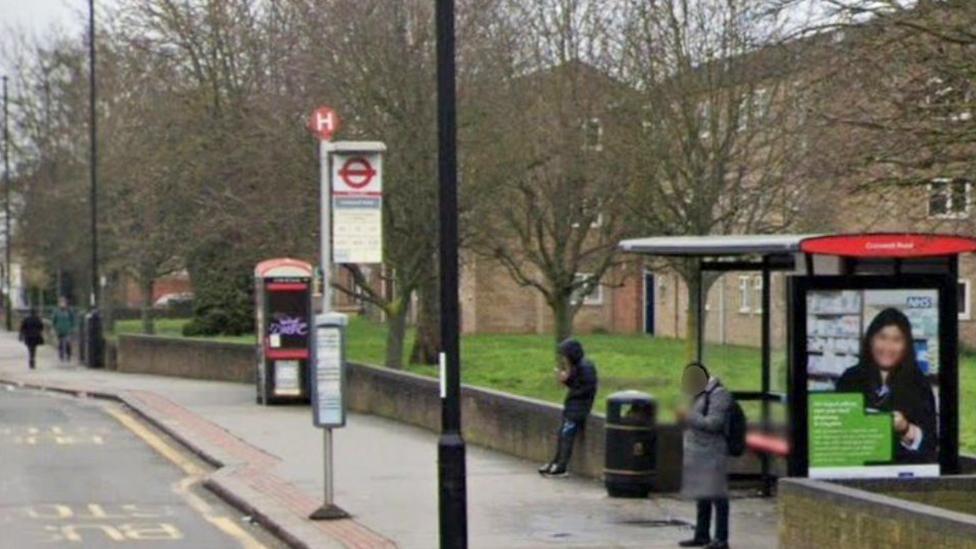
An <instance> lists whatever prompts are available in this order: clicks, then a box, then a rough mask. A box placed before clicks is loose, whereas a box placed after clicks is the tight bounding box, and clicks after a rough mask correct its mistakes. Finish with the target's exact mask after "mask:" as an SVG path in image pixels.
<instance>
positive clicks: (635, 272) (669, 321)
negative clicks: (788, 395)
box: [462, 34, 976, 348]
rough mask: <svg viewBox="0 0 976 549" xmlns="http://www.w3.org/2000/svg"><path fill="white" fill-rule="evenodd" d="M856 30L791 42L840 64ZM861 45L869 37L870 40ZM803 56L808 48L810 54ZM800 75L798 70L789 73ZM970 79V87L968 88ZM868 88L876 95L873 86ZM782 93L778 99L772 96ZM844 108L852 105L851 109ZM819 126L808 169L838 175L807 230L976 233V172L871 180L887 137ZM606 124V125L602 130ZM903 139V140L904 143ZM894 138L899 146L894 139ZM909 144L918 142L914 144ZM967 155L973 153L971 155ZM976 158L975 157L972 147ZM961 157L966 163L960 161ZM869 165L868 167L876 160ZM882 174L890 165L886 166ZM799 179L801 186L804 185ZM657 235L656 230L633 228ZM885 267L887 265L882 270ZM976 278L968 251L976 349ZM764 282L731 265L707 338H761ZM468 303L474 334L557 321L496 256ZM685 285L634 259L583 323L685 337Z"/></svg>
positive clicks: (582, 316)
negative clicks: (858, 164)
mask: <svg viewBox="0 0 976 549" xmlns="http://www.w3.org/2000/svg"><path fill="white" fill-rule="evenodd" d="M849 40H850V37H848V36H844V35H843V34H838V35H834V36H829V37H818V38H816V39H815V40H810V41H808V42H800V43H798V44H794V45H792V46H791V48H790V49H791V50H792V51H793V52H796V51H798V50H799V49H802V48H803V47H806V46H810V47H816V46H820V45H823V44H824V43H826V44H828V45H829V46H832V47H828V48H824V49H822V50H821V51H820V52H818V53H816V54H813V55H811V57H810V59H812V60H813V61H812V62H811V63H810V64H809V65H810V66H811V67H814V68H812V69H810V70H814V71H817V70H824V69H820V68H816V67H829V66H830V65H831V64H836V55H837V52H844V51H845V48H856V47H858V45H857V44H854V43H852V44H851V45H850V46H848V45H847V41H849ZM862 45H863V44H862ZM803 55H805V53H803ZM900 70H902V71H904V72H905V76H904V78H906V79H908V78H915V79H917V78H920V76H919V75H920V74H921V75H924V74H925V71H924V70H919V69H918V68H905V67H900ZM789 77H790V78H792V76H789ZM866 80H868V81H869V78H868V77H867V76H866V75H865V74H858V73H851V74H847V75H842V76H841V77H837V78H835V82H834V83H832V84H831V85H828V86H826V87H824V88H822V89H820V90H818V91H819V93H821V95H820V97H818V98H817V99H816V100H817V101H819V103H820V104H819V105H818V106H817V107H818V108H824V105H827V108H828V109H832V111H831V112H830V114H831V115H832V116H834V117H835V118H839V117H842V116H846V115H850V113H851V111H853V109H854V108H855V106H856V103H857V101H854V100H852V96H851V95H850V94H851V90H852V89H863V88H864V87H865V86H866V85H867V84H866V83H865V81H866ZM929 83H931V85H932V91H931V93H929V94H923V96H921V97H919V98H917V100H918V101H920V102H922V103H923V104H924V106H926V107H931V106H932V105H933V104H934V103H935V102H936V101H937V100H938V99H939V98H942V97H946V96H949V95H951V96H953V97H954V98H957V100H958V98H960V97H961V98H962V99H961V101H960V104H964V105H972V104H973V102H974V99H976V93H974V90H973V86H972V82H964V83H959V82H952V83H949V82H947V81H943V80H942V79H939V78H929ZM962 87H964V89H961V88H962ZM859 93H860V96H859V97H857V98H856V99H861V98H862V97H861V96H863V97H868V98H870V97H871V95H870V93H868V92H862V91H859ZM771 100H772V101H775V100H776V99H775V98H772V99H771ZM845 109H850V110H849V111H847V112H845ZM973 118H974V113H972V112H970V111H969V110H968V109H967V110H965V111H964V112H963V111H960V112H951V113H949V114H948V115H946V117H945V122H946V123H947V124H948V123H953V124H961V123H966V124H971V122H972V120H973ZM812 131H815V132H819V135H818V136H817V137H818V139H819V140H817V141H816V142H815V143H816V144H815V147H816V148H817V149H818V150H816V151H814V152H815V153H816V154H814V155H811V158H812V159H813V162H812V164H814V165H813V166H812V167H811V169H810V171H809V178H810V180H811V181H816V180H817V179H820V180H828V179H829V180H831V181H836V183H832V187H831V191H830V193H829V194H826V195H823V196H820V197H818V198H817V199H816V200H814V201H811V202H812V203H811V204H810V211H808V212H805V213H806V220H805V221H804V223H802V224H801V226H800V227H799V228H798V230H799V232H811V233H844V232H850V233H857V232H937V233H950V234H971V233H972V232H973V231H974V229H976V225H974V222H973V221H974V216H973V196H972V193H973V185H974V181H976V175H973V176H969V175H967V174H966V173H965V170H964V171H963V172H962V173H960V170H959V167H958V165H950V164H949V163H946V164H944V165H942V164H939V163H937V162H934V163H932V165H931V166H930V168H929V171H928V175H926V176H924V177H922V178H920V179H919V180H918V181H917V183H916V184H911V185H892V186H883V187H875V188H871V187H870V186H869V185H867V184H866V183H865V182H866V181H875V180H877V179H881V178H880V177H879V172H883V170H884V169H887V168H884V167H882V168H876V169H875V173H870V172H869V173H864V172H863V171H861V172H854V171H843V170H844V169H845V168H843V166H845V165H847V162H849V161H851V158H852V156H854V155H856V154H858V153H860V152H862V151H863V150H868V149H870V148H872V147H878V146H883V145H885V143H884V142H875V143H870V144H869V146H865V144H864V143H865V142H864V140H869V139H879V138H878V137H877V136H876V135H874V134H871V133H870V132H865V131H858V130H856V129H848V128H845V127H843V126H834V127H824V126H817V127H814V128H813V130H812ZM601 132H602V130H601ZM897 145H899V146H902V147H904V146H905V145H904V144H897ZM892 146H895V145H894V144H893V145H892ZM909 147H910V145H909ZM963 156H964V157H965V155H963ZM970 156H973V155H970ZM957 164H958V163H957ZM869 170H870V168H869ZM881 175H883V173H882V174H881ZM808 183H809V182H808V181H804V182H800V183H798V184H797V185H798V187H797V188H798V189H799V191H800V192H805V189H804V187H803V186H804V185H806V184H808ZM633 236H654V235H633ZM881 272H883V271H881ZM974 281H976V258H973V257H967V256H963V257H961V258H960V279H959V323H960V341H961V343H962V344H963V345H964V346H967V347H970V348H976V318H974V316H973V314H972V307H973V303H972V285H973V283H974ZM771 283H772V286H773V288H772V296H773V303H772V306H773V334H772V340H773V344H774V346H780V345H782V343H783V342H784V341H785V326H786V322H785V292H786V286H785V280H784V278H783V275H781V274H776V275H774V276H773V278H772V282H771ZM761 284H762V281H761V279H760V277H759V275H758V273H727V274H725V275H723V276H722V277H721V278H719V279H718V280H716V281H715V282H714V284H713V285H712V286H711V288H710V290H709V292H708V295H707V303H706V308H705V310H706V324H705V326H706V337H707V340H708V341H711V342H716V343H728V344H739V345H757V344H758V343H759V332H760V330H759V321H760V314H761V310H760V309H759V307H760V305H759V303H760V300H759V295H760V292H761V289H762V287H761ZM462 300H463V303H462V310H463V316H464V322H463V325H464V330H465V331H466V332H512V333H545V332H547V331H549V329H550V328H551V325H552V320H551V315H550V314H549V312H548V308H547V307H546V304H545V303H544V302H543V301H542V300H541V298H540V297H539V296H538V294H537V292H534V291H532V290H529V289H525V288H521V287H519V286H518V285H516V284H515V283H514V282H513V281H512V279H511V277H509V276H508V273H507V272H506V270H505V269H504V268H502V267H501V266H500V265H498V264H497V263H494V262H492V261H491V260H489V259H482V258H478V259H471V260H469V261H468V263H467V264H466V266H465V269H464V273H463V282H462ZM687 300H688V298H687V289H686V287H685V284H684V283H683V282H682V280H681V278H680V277H679V276H678V275H677V274H676V273H675V272H674V271H672V270H669V269H668V268H666V267H662V266H661V265H660V264H652V263H645V260H644V259H643V258H634V261H633V262H632V263H629V264H627V265H626V266H624V267H620V268H618V269H617V270H615V271H614V272H613V273H610V274H609V275H608V277H606V279H605V284H604V285H602V286H601V287H600V288H598V290H597V291H595V292H594V293H593V294H592V295H590V296H588V297H587V298H586V299H585V301H584V306H583V307H582V308H581V310H580V312H579V315H578V316H577V318H576V322H575V327H576V329H577V331H579V332H582V333H587V332H600V331H606V332H615V333H646V334H651V335H655V336H662V337H683V336H684V335H685V331H686V315H687V309H688V303H687Z"/></svg>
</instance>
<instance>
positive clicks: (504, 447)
mask: <svg viewBox="0 0 976 549" xmlns="http://www.w3.org/2000/svg"><path fill="white" fill-rule="evenodd" d="M347 379H348V397H347V398H348V403H349V407H350V408H351V409H352V410H354V411H357V412H362V413H368V414H374V415H378V416H382V417H388V418H392V419H396V420H397V421H403V422H405V423H410V424H412V425H417V426H419V427H423V428H425V429H430V430H432V431H437V430H439V429H440V421H441V419H440V418H441V415H440V414H441V405H440V397H439V389H438V381H437V380H435V379H431V378H428V377H424V376H418V375H414V374H410V373H406V372H398V371H394V370H390V369H387V368H381V367H377V366H367V365H363V364H350V365H349V371H348V377H347ZM461 414H462V417H463V423H464V437H465V440H466V441H467V442H469V443H471V444H476V445H478V446H484V447H486V448H490V449H492V450H497V451H499V452H503V453H506V454H509V455H513V456H517V457H521V458H525V459H530V460H532V461H536V462H539V463H543V462H545V461H548V460H550V459H552V457H553V453H554V450H555V448H556V436H557V435H556V433H557V431H558V429H559V426H560V423H561V421H562V409H561V408H560V407H559V406H556V405H554V404H551V403H548V402H543V401H539V400H535V399H530V398H524V397H519V396H515V395H511V394H507V393H501V392H498V391H492V390H489V389H482V388H479V387H470V386H464V387H463V388H462V390H461ZM604 422H605V420H604V417H603V416H602V415H600V414H593V415H591V416H590V419H589V420H588V422H587V424H586V429H585V431H584V432H583V434H582V436H581V438H580V442H579V443H578V446H577V448H576V451H575V452H574V454H573V461H572V463H571V465H570V467H571V469H572V470H573V471H574V472H576V473H578V474H581V475H585V476H589V477H593V478H601V477H602V475H603V455H604V452H603V447H604ZM657 459H658V461H657V463H658V471H659V473H658V478H659V482H658V486H657V489H658V490H661V491H675V490H677V489H678V488H679V487H680V482H681V434H680V432H679V431H678V430H677V429H676V428H674V427H673V426H667V425H665V426H662V427H661V430H660V431H659V434H658V457H657Z"/></svg>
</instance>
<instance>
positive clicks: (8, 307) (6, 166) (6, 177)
mask: <svg viewBox="0 0 976 549" xmlns="http://www.w3.org/2000/svg"><path fill="white" fill-rule="evenodd" d="M9 105H10V98H9V96H8V95H7V77H6V76H4V77H3V183H4V193H5V198H4V201H3V224H4V229H3V234H4V237H3V238H4V242H3V244H4V246H3V247H4V252H3V253H4V266H3V276H4V285H5V286H6V287H7V297H6V299H5V300H4V301H5V303H4V307H5V309H4V322H5V323H6V328H7V331H8V332H10V331H13V329H14V321H13V306H12V304H11V303H12V301H13V295H11V292H10V107H9Z"/></svg>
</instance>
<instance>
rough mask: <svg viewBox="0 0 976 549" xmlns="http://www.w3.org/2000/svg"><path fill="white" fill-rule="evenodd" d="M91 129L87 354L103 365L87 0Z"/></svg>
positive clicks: (91, 1) (91, 4) (91, 53)
mask: <svg viewBox="0 0 976 549" xmlns="http://www.w3.org/2000/svg"><path fill="white" fill-rule="evenodd" d="M88 68H89V72H88V84H89V90H88V91H89V93H88V101H89V103H88V109H89V113H88V114H89V122H88V129H89V131H90V132H91V133H90V136H89V139H90V152H91V158H90V161H89V168H90V170H91V172H90V174H91V194H90V196H89V199H88V201H89V213H90V215H91V219H90V221H91V298H90V302H89V306H90V307H91V311H90V312H89V313H88V316H87V318H86V319H85V320H86V323H87V326H86V330H85V336H86V338H87V340H88V341H87V351H88V352H87V353H85V358H86V360H87V361H88V367H89V368H100V367H101V366H102V319H101V316H100V314H99V312H98V306H99V297H100V296H99V290H100V280H99V275H98V221H97V220H98V126H97V125H96V123H97V122H96V121H97V117H96V114H95V107H96V99H97V96H96V86H95V0H88Z"/></svg>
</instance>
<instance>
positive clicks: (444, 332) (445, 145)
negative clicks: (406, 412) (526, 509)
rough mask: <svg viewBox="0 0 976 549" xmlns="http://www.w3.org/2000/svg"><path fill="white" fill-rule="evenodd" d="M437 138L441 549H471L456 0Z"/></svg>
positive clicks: (448, 21) (441, 57)
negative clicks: (463, 416) (461, 338)
mask: <svg viewBox="0 0 976 549" xmlns="http://www.w3.org/2000/svg"><path fill="white" fill-rule="evenodd" d="M436 17H437V140H438V150H439V155H438V160H439V163H438V175H439V180H440V192H439V205H440V298H441V344H442V345H443V351H442V354H441V368H443V369H444V370H445V371H444V372H442V373H441V375H442V376H444V383H443V385H442V394H441V436H440V440H439V441H438V452H437V455H438V484H439V488H440V489H439V493H440V508H439V510H440V546H441V549H463V548H466V547H467V546H468V518H467V495H466V493H467V489H466V486H465V484H466V473H465V462H464V455H465V450H464V438H462V436H461V364H460V360H461V356H460V354H461V353H460V341H459V335H458V328H459V322H458V321H459V318H458V312H459V311H458V309H459V307H458V204H457V203H458V198H457V196H458V192H457V89H456V88H457V82H456V76H455V74H456V67H455V51H454V0H437V12H436Z"/></svg>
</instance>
